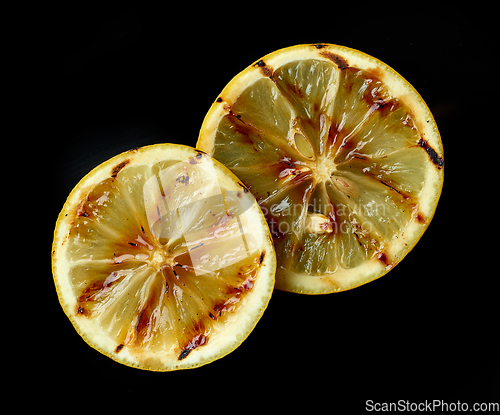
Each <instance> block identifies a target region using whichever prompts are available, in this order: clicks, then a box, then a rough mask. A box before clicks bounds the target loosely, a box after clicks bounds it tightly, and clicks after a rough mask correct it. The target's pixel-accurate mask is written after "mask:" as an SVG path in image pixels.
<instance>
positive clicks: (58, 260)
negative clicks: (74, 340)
mask: <svg viewBox="0 0 500 415" xmlns="http://www.w3.org/2000/svg"><path fill="white" fill-rule="evenodd" d="M52 267H53V275H54V282H55V286H56V289H57V293H58V296H59V301H60V303H61V305H62V307H63V309H64V312H65V313H66V314H67V316H68V317H69V319H70V320H71V322H72V323H73V325H74V327H75V328H76V330H77V331H78V333H79V334H80V335H81V336H82V337H83V339H84V340H85V341H86V342H87V343H88V344H89V345H90V346H92V347H93V348H95V349H97V350H98V351H100V352H101V353H103V354H105V355H107V356H108V357H110V358H112V359H114V360H116V361H118V362H120V363H124V364H126V365H129V366H133V367H137V368H140V369H148V370H157V371H169V370H175V369H184V368H191V367H197V366H200V365H203V364H205V363H209V362H211V361H213V360H215V359H218V358H220V357H222V356H224V355H226V354H227V353H230V352H231V351H233V350H234V349H235V348H236V347H238V346H239V345H240V344H241V342H242V341H243V340H244V339H245V338H246V337H247V336H248V335H249V333H250V332H251V331H252V329H253V327H254V326H255V324H256V323H257V321H258V320H259V318H260V317H261V315H262V313H263V312H264V310H265V308H266V306H267V304H268V301H269V299H270V297H271V294H272V290H273V287H274V274H275V268H276V257H275V254H274V250H273V245H272V239H271V235H270V233H269V228H268V226H267V223H266V221H265V218H264V216H263V215H262V212H261V210H260V208H259V206H258V205H257V203H256V202H255V199H254V198H253V196H252V195H251V193H250V192H248V190H247V189H246V187H245V186H244V185H242V184H241V183H240V182H239V181H238V179H237V178H236V177H235V176H234V175H233V174H232V173H231V172H230V171H229V170H227V169H226V168H225V167H224V166H222V165H221V164H220V163H218V162H216V161H214V160H213V159H212V158H211V157H210V156H208V155H206V154H204V153H202V152H200V151H196V150H194V149H192V148H190V147H185V146H179V145H174V144H161V145H155V146H149V147H143V148H140V149H136V150H132V151H129V152H127V153H123V154H120V155H118V156H116V157H114V158H112V159H110V160H108V161H106V162H105V163H103V164H101V165H100V166H98V167H96V168H95V169H94V170H93V171H92V172H90V173H89V174H88V175H87V176H86V177H84V178H83V179H82V180H81V181H80V183H78V185H77V186H76V187H75V188H74V189H73V191H72V192H71V194H70V196H69V197H68V199H67V201H66V203H65V205H64V207H63V209H62V211H61V213H60V215H59V218H58V220H57V224H56V228H55V234H54V241H53V248H52Z"/></svg>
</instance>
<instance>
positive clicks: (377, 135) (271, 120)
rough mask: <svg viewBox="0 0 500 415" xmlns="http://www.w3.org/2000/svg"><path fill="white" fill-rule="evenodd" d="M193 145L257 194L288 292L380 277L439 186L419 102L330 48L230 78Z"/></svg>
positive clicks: (360, 60) (427, 119) (432, 205)
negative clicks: (220, 163) (196, 141)
mask: <svg viewBox="0 0 500 415" xmlns="http://www.w3.org/2000/svg"><path fill="white" fill-rule="evenodd" d="M197 147H198V148H200V149H202V150H204V151H206V152H207V153H209V154H211V155H213V156H214V157H215V158H216V159H217V160H219V161H221V162H222V163H224V164H225V165H226V166H227V167H229V168H230V169H231V170H232V171H233V172H234V173H235V174H236V175H237V176H238V177H239V178H240V179H241V180H242V181H243V183H244V184H245V185H246V186H248V188H249V190H250V191H251V192H252V193H253V194H254V195H255V197H256V199H257V201H258V202H259V204H260V206H261V208H262V210H263V212H264V214H265V216H266V219H267V221H268V223H269V225H270V228H271V232H272V234H273V237H274V244H275V248H276V252H277V259H278V267H277V275H276V287H277V288H279V289H282V290H286V291H293V292H299V293H309V294H319V293H330V292H336V291H343V290H346V289H350V288H354V287H357V286H359V285H361V284H364V283H366V282H369V281H371V280H373V279H375V278H378V277H380V276H382V275H384V274H385V273H387V272H388V271H389V270H390V269H392V268H393V267H394V266H395V265H396V264H397V263H398V262H399V261H401V259H402V258H403V257H404V256H405V255H406V254H407V253H408V252H409V251H410V250H411V249H412V247H413V246H414V245H415V244H416V242H417V241H418V240H419V238H420V237H421V236H422V233H423V232H424V230H425V229H426V228H427V226H428V225H429V222H430V221H431V219H432V217H433V215H434V211H435V209H436V205H437V203H438V199H439V196H440V193H441V188H442V185H443V165H444V161H443V148H442V143H441V139H440V136H439V132H438V128H437V126H436V123H435V121H434V119H433V117H432V114H431V112H430V111H429V109H428V107H427V106H426V104H425V102H424V101H423V100H422V98H421V97H420V95H419V94H418V93H417V92H416V91H415V89H413V87H412V86H411V85H410V84H409V83H408V82H407V81H406V80H405V79H403V78H402V77H401V76H400V75H399V74H398V73H397V72H396V71H394V70H393V69H391V68H390V67H389V66H387V65H386V64H384V63H382V62H380V61H379V60H377V59H375V58H373V57H371V56H368V55H366V54H364V53H362V52H359V51H356V50H353V49H349V48H346V47H342V46H336V45H330V44H317V45H299V46H294V47H290V48H286V49H282V50H278V51H276V52H274V53H271V54H269V55H267V56H265V57H264V58H262V59H260V60H258V61H257V62H255V63H254V64H253V65H251V66H249V67H248V68H247V69H245V70H244V71H242V72H241V73H240V74H238V75H237V76H236V77H235V78H234V79H233V80H231V82H230V83H229V84H228V85H227V86H226V87H225V88H224V90H223V91H222V92H221V94H220V95H219V97H218V98H217V99H216V101H215V102H214V103H213V105H212V107H211V108H210V110H209V111H208V113H207V115H206V117H205V120H204V123H203V125H202V128H201V131H200V136H199V139H198V144H197Z"/></svg>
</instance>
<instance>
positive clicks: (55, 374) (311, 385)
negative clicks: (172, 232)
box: [39, 3, 500, 411]
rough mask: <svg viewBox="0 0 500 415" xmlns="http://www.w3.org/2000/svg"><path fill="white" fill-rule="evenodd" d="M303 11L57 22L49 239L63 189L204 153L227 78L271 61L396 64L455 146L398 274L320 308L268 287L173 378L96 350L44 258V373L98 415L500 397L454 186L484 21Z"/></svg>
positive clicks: (326, 299) (459, 189)
mask: <svg viewBox="0 0 500 415" xmlns="http://www.w3.org/2000/svg"><path fill="white" fill-rule="evenodd" d="M223 6H224V7H223ZM303 7H304V8H303V9H301V7H297V8H295V9H294V10H292V12H291V13H287V14H286V15H285V14H282V13H281V12H280V10H281V9H286V7H285V5H284V4H281V5H280V4H277V3H276V4H267V5H266V4H261V5H252V6H250V5H249V6H248V7H247V8H246V7H239V8H236V7H233V5H231V4H229V3H228V4H225V5H220V7H219V8H214V7H213V5H212V6H211V7H207V8H206V9H205V8H203V9H200V8H199V7H197V6H196V5H195V4H192V5H189V6H181V7H179V8H177V7H173V6H171V10H168V9H165V10H161V9H160V10H149V11H148V10H140V11H134V10H127V11H124V10H115V11H113V12H108V11H103V10H100V9H95V10H71V11H70V10H61V11H60V13H59V14H57V15H55V16H52V18H51V22H52V23H51V24H50V27H47V30H50V32H51V33H52V36H51V41H50V44H48V45H46V47H47V49H50V55H47V56H50V57H48V58H47V59H46V61H45V62H46V63H45V64H44V65H46V66H47V68H46V69H49V72H50V75H49V77H48V81H47V84H46V85H45V87H47V94H48V96H49V97H50V100H47V104H46V106H47V108H45V109H48V113H49V115H48V116H47V118H46V122H48V123H49V128H50V130H49V133H47V141H46V142H48V143H49V145H50V146H49V148H50V150H51V160H50V163H49V166H50V171H51V176H50V177H51V180H50V191H51V195H50V197H49V198H47V200H46V203H48V204H49V205H50V209H51V210H50V213H51V214H50V217H48V218H46V221H47V223H48V226H49V228H50V229H49V230H48V232H47V235H51V232H52V230H53V227H54V225H55V222H56V218H57V214H58V213H59V211H60V209H61V208H62V206H63V204H64V201H65V199H66V197H67V195H68V194H69V192H70V191H71V189H72V188H73V187H74V186H75V185H76V184H77V183H78V181H79V180H80V179H81V178H82V177H83V176H84V175H85V174H86V173H88V172H89V171H90V170H91V169H92V168H94V167H95V166H97V165H98V164H100V163H101V162H103V161H105V160H107V159H108V158H110V157H112V156H114V155H117V154H119V153H121V152H123V151H125V150H128V149H131V148H134V147H138V146H144V145H148V144H155V143H162V142H172V143H182V144H187V145H190V146H195V144H196V140H197V136H198V131H199V128H200V126H201V123H202V121H203V117H204V115H205V113H206V112H207V110H208V108H209V107H210V105H211V104H212V102H213V101H214V100H215V99H216V98H217V96H218V94H219V92H220V91H221V90H222V88H223V87H224V86H225V85H226V84H227V83H228V82H229V81H230V79H231V78H232V77H233V76H234V75H236V74H237V73H238V72H240V71H241V70H243V69H244V68H245V67H246V66H248V65H249V64H251V63H253V62H254V61H256V60H258V59H259V58H261V57H262V56H264V55H265V54H267V53H270V52H272V51H274V50H276V49H279V48H282V47H287V46H291V45H294V44H300V43H321V42H323V43H336V44H340V45H344V46H348V47H351V48H355V49H359V50H361V51H363V52H366V53H368V54H370V55H372V56H375V57H377V58H379V59H381V60H382V61H384V62H386V63H387V64H389V65H390V66H392V67H393V68H394V69H395V70H397V71H398V72H399V73H401V74H402V75H403V76H404V77H405V78H406V79H407V80H408V81H409V82H410V83H411V84H412V85H413V86H414V87H415V88H416V89H417V90H418V91H419V93H420V94H421V95H422V97H423V98H424V100H426V102H427V104H428V105H429V107H430V108H431V110H432V112H433V113H434V116H435V118H436V121H437V124H438V126H439V128H440V132H441V136H442V140H443V145H444V150H445V153H444V159H445V182H444V183H445V184H444V188H443V193H442V196H441V200H440V203H439V206H438V209H437V211H436V215H435V217H434V220H433V221H432V223H431V225H430V227H429V228H428V230H427V232H426V233H425V234H424V236H423V237H422V239H421V241H420V242H419V243H418V244H417V246H416V247H415V248H414V249H413V250H412V252H411V253H410V254H409V255H408V256H407V257H406V258H405V259H404V260H403V261H402V262H401V263H400V264H399V265H398V266H397V267H396V268H395V269H393V270H392V271H391V272H390V273H389V274H387V275H386V276H384V277H383V278H381V279H379V280H377V281H374V282H372V283H370V284H367V285H365V286H362V287H360V288H356V289H354V290H351V291H348V292H344V293H340V294H331V295H324V296H301V295H296V294H288V293H283V292H275V293H274V295H273V298H272V299H271V302H270V304H269V307H268V309H267V310H266V312H265V313H264V316H263V317H262V319H261V321H260V322H259V323H258V325H257V327H256V328H255V330H254V331H253V332H252V334H251V335H250V336H249V337H248V339H247V340H246V341H245V342H244V343H243V344H242V345H241V346H240V347H239V348H238V349H236V350H235V351H234V352H233V353H231V354H230V355H228V356H226V357H224V358H223V359H221V360H218V361H216V362H213V363H211V364H209V365H206V366H204V367H201V368H198V369H194V370H187V371H178V372H172V373H151V372H146V371H141V370H137V369H133V368H128V367H126V366H123V365H120V364H118V363H115V362H113V361H112V360H110V359H109V358H107V357H105V356H103V355H101V354H100V353H98V352H97V351H95V350H93V349H92V348H90V347H89V346H87V345H86V344H85V343H84V342H83V340H81V339H80V337H79V336H78V334H77V333H76V331H75V330H74V329H73V327H72V325H71V323H70V322H69V320H68V319H67V317H66V316H65V315H64V313H63V311H62V309H61V307H60V305H59V303H58V300H57V295H56V292H55V289H54V286H53V282H52V277H51V271H50V264H49V262H48V259H47V263H46V264H47V266H46V267H45V268H43V278H42V279H43V284H44V289H45V290H46V293H47V295H46V297H45V299H44V305H45V310H46V311H47V312H48V314H46V315H45V317H44V321H49V322H50V324H44V337H43V339H44V340H43V342H40V343H42V345H41V347H43V352H44V356H46V358H45V359H43V361H42V363H41V366H40V368H39V373H41V374H45V376H47V375H49V374H50V375H51V378H52V379H55V380H53V382H57V384H54V387H56V388H58V390H59V391H65V392H66V393H67V394H70V395H72V396H73V395H74V396H75V397H79V396H81V393H83V394H84V395H85V394H87V393H89V394H91V396H92V402H93V403H94V404H96V403H97V402H98V401H99V399H101V398H105V399H106V398H109V397H114V398H117V397H118V396H124V397H128V398H130V399H132V400H131V402H134V401H135V400H136V399H137V402H138V403H140V402H143V401H144V399H145V397H146V399H149V398H151V399H152V400H153V401H155V400H156V399H158V400H160V401H161V400H164V402H165V403H167V402H170V403H173V402H175V401H176V400H180V402H182V400H183V399H190V402H191V404H193V405H196V408H198V410H202V409H205V410H207V409H210V408H211V407H212V405H215V406H214V409H217V408H218V409H219V410H224V411H229V410H231V411H232V410H233V409H232V408H235V409H236V408H238V406H230V405H229V403H228V402H229V401H231V402H235V403H237V402H239V403H240V404H241V403H243V406H240V407H239V408H240V409H246V408H247V407H248V405H251V404H254V403H257V404H258V405H259V406H260V405H263V407H265V406H266V405H267V404H266V403H265V402H266V400H269V399H271V400H272V401H273V402H275V403H278V404H279V405H290V406H291V407H294V406H295V405H308V406H307V407H308V408H311V409H312V408H313V407H317V408H318V409H319V408H325V405H326V408H327V409H328V410H329V409H331V410H332V411H333V410H334V409H336V408H338V407H340V406H342V405H344V404H348V405H349V407H350V408H358V409H364V408H365V402H366V400H370V399H371V400H374V401H379V402H381V401H398V400H401V399H402V400H410V401H413V402H419V401H423V400H426V399H427V400H433V399H443V400H447V401H449V402H452V401H457V400H461V401H462V402H470V403H471V404H472V403H473V402H474V401H476V400H477V401H492V400H494V399H498V391H499V390H500V385H499V381H498V365H499V347H498V341H497V340H496V337H497V331H498V314H499V313H498V304H495V303H494V302H493V298H494V292H493V289H492V287H491V281H492V280H493V279H498V276H497V275H495V273H496V274H498V272H497V271H493V270H489V269H488V268H486V265H488V264H485V263H484V262H483V261H481V255H480V254H479V251H478V249H477V245H478V244H480V242H481V241H482V235H483V230H482V228H481V227H482V223H478V221H473V220H471V219H470V218H471V214H470V213H471V211H472V210H474V209H478V208H479V206H478V205H476V203H475V202H472V201H471V199H470V197H467V194H469V193H470V192H469V191H470V190H471V187H473V186H474V180H476V179H475V178H474V177H472V179H471V184H467V180H464V179H466V178H464V176H463V175H462V174H461V173H463V169H464V163H463V160H464V157H466V154H467V152H468V150H467V149H468V148H471V147H470V139H471V137H470V124H468V122H467V120H468V119H470V114H471V113H470V111H471V107H470V106H469V105H468V104H469V103H470V100H471V94H475V97H476V98H477V94H480V93H482V92H481V91H480V90H481V88H479V87H477V88H475V87H472V88H471V84H472V85H474V82H475V79H476V78H475V76H474V65H473V64H472V62H473V61H474V59H473V57H472V41H471V38H470V34H471V29H470V27H471V26H473V25H477V22H475V23H474V22H471V21H470V19H469V16H467V14H466V13H464V12H453V13H448V14H446V15H443V16H437V15H432V14H425V15H423V14H422V15H419V14H414V13H412V12H411V10H409V9H408V10H404V11H402V12H401V13H398V14H384V13H376V14H374V13H373V12H372V10H368V9H363V8H362V7H359V9H357V10H355V9H356V8H354V9H353V8H351V9H350V10H349V11H342V10H335V8H334V7H333V6H332V10H328V9H327V8H324V6H321V7H320V6H319V5H318V6H315V5H314V4H313V3H311V4H310V5H307V4H305V5H303ZM466 85H468V87H467V88H466ZM483 92H484V91H483ZM474 133H475V134H478V130H477V128H476V129H475V131H474ZM478 220H479V219H478ZM47 239H48V240H47V245H46V253H47V258H48V254H49V249H50V243H51V236H49V237H48V238H47ZM39 278H40V277H39ZM205 393H206V394H207V395H205ZM203 396H211V398H210V400H207V399H204V398H202V397H203ZM153 397H155V399H153ZM170 398H175V400H169V399H170ZM77 399H78V398H77ZM217 402H218V403H217ZM165 409H168V408H165ZM170 409H172V408H170Z"/></svg>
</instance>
